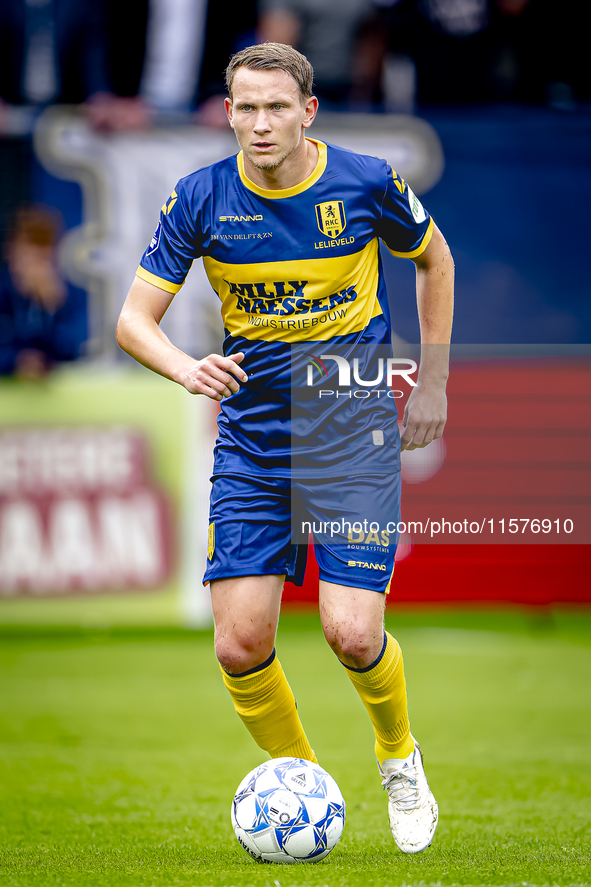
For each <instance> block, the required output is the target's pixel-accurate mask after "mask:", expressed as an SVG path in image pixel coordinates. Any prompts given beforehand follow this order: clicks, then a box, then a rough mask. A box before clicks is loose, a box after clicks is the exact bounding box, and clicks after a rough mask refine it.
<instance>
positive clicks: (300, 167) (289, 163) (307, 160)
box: [243, 137, 318, 191]
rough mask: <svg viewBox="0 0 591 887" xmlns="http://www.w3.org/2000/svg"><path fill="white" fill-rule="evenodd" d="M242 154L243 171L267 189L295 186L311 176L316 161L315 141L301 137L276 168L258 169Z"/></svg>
mask: <svg viewBox="0 0 591 887" xmlns="http://www.w3.org/2000/svg"><path fill="white" fill-rule="evenodd" d="M243 156H244V172H245V173H246V175H247V176H248V178H249V179H250V181H251V182H254V184H255V185H258V187H259V188H264V189H265V190H269V191H283V190H285V189H287V188H295V187H296V185H301V183H302V182H305V181H306V179H307V178H308V176H311V175H312V173H313V172H314V170H315V169H316V165H317V163H318V146H317V144H316V142H313V141H311V140H310V139H306V138H303V137H302V140H301V142H300V144H299V145H298V147H297V148H296V149H295V151H293V152H292V153H291V154H290V155H289V157H286V158H285V160H284V161H283V163H282V164H281V166H279V167H277V169H270V170H266V169H260V167H257V166H254V164H252V163H251V162H250V160H249V159H248V157H247V156H246V154H244V155H243Z"/></svg>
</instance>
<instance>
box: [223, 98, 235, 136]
mask: <svg viewBox="0 0 591 887" xmlns="http://www.w3.org/2000/svg"><path fill="white" fill-rule="evenodd" d="M224 107H225V108H226V114H227V115H228V121H229V123H230V126H231V127H232V129H234V119H233V118H234V115H233V109H232V99H229V98H225V99H224Z"/></svg>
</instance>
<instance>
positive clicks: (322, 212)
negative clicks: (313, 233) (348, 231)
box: [316, 200, 347, 239]
mask: <svg viewBox="0 0 591 887" xmlns="http://www.w3.org/2000/svg"><path fill="white" fill-rule="evenodd" d="M316 219H317V221H318V227H319V228H320V230H321V231H322V233H323V234H325V235H326V237H332V238H333V239H334V238H335V237H338V236H339V234H341V233H342V232H343V231H344V230H345V225H346V224H347V220H346V219H345V207H344V204H343V201H342V200H330V201H329V202H328V203H317V204H316Z"/></svg>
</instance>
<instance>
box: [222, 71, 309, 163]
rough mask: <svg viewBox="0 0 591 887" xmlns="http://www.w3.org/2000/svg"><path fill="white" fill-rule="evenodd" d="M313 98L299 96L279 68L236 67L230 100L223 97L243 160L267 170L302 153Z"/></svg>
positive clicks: (296, 86) (290, 78)
mask: <svg viewBox="0 0 591 887" xmlns="http://www.w3.org/2000/svg"><path fill="white" fill-rule="evenodd" d="M317 106H318V102H317V100H316V99H315V98H314V97H312V98H310V99H308V100H305V99H302V96H301V94H300V91H299V89H298V85H297V83H296V82H295V80H294V79H293V77H291V75H290V74H287V73H286V72H285V71H281V70H280V69H272V70H270V71H266V70H251V69H250V68H238V70H237V71H236V74H235V76H234V82H233V84H232V100H230V99H226V112H227V114H228V119H229V121H230V126H231V127H232V129H233V130H234V132H235V133H236V138H237V139H238V143H239V145H240V147H241V148H242V150H243V152H244V156H245V158H246V160H247V161H250V163H252V165H253V166H254V167H256V168H257V169H260V170H263V171H268V172H271V171H272V170H276V169H278V168H279V167H280V166H282V164H283V163H284V162H285V161H286V160H287V158H288V157H292V156H293V155H294V154H295V155H297V154H299V153H300V152H302V150H303V148H304V145H305V142H304V140H303V139H302V134H303V130H304V129H307V128H308V127H309V126H310V125H311V123H312V121H313V119H314V116H315V114H316V108H317Z"/></svg>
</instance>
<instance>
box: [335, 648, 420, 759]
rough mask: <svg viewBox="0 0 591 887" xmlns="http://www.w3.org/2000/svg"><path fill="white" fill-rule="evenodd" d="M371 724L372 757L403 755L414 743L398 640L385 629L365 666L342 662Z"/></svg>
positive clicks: (411, 748)
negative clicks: (380, 645)
mask: <svg viewBox="0 0 591 887" xmlns="http://www.w3.org/2000/svg"><path fill="white" fill-rule="evenodd" d="M345 667H346V669H347V674H348V675H349V677H350V678H351V681H352V683H353V686H354V687H355V689H356V690H357V692H358V693H359V695H360V697H361V701H362V702H363V704H364V705H365V707H366V709H367V713H368V714H369V717H370V719H371V722H372V724H373V729H374V733H375V735H376V744H375V750H376V757H377V759H378V761H379V763H380V764H383V762H384V761H385V760H386V758H406V757H408V755H410V754H411V753H412V751H413V749H414V747H415V744H414V739H413V738H412V736H411V735H410V725H409V723H408V708H407V704H406V681H405V680H404V666H403V663H402V650H401V649H400V644H399V643H398V641H397V640H395V639H394V638H393V637H392V635H389V634H388V633H387V632H385V636H384V646H383V648H382V652H381V654H380V656H379V657H378V658H377V659H376V661H375V662H374V663H372V665H370V666H369V667H368V668H367V669H354V668H350V667H349V666H345Z"/></svg>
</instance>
